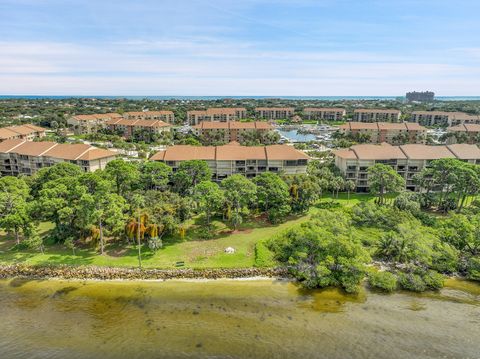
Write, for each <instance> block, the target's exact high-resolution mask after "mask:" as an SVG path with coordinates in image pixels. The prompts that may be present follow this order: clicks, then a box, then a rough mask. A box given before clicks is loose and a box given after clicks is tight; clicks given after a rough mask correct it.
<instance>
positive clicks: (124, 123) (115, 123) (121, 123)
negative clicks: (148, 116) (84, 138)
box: [106, 118, 172, 140]
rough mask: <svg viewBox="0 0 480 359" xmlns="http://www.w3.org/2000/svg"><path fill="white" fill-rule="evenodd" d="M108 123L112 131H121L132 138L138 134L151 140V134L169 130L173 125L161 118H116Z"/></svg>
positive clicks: (128, 137)
mask: <svg viewBox="0 0 480 359" xmlns="http://www.w3.org/2000/svg"><path fill="white" fill-rule="evenodd" d="M106 125H107V126H108V129H109V130H110V131H114V132H119V133H121V134H122V136H123V137H125V138H127V139H130V138H132V137H133V135H134V134H136V135H137V136H138V137H139V138H143V139H145V140H149V138H146V137H149V136H151V135H155V134H156V135H159V134H161V133H162V132H169V131H170V130H171V128H172V126H171V125H169V124H168V123H165V122H163V121H160V120H127V119H124V118H114V119H111V120H110V121H107V123H106Z"/></svg>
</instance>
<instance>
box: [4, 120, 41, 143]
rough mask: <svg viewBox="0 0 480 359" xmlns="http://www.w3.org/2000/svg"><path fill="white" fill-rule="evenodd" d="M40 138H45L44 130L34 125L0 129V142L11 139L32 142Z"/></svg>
mask: <svg viewBox="0 0 480 359" xmlns="http://www.w3.org/2000/svg"><path fill="white" fill-rule="evenodd" d="M42 137H45V129H44V128H42V127H39V126H35V125H30V124H28V125H19V126H9V127H2V128H0V142H2V141H5V140H13V139H22V140H27V141H33V140H34V139H36V138H42Z"/></svg>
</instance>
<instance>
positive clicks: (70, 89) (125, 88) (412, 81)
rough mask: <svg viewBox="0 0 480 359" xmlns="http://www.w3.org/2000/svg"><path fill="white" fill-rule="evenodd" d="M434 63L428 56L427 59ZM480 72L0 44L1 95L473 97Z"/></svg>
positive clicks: (244, 49)
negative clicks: (413, 93)
mask: <svg viewBox="0 0 480 359" xmlns="http://www.w3.org/2000/svg"><path fill="white" fill-rule="evenodd" d="M434 57H435V56H432V58H434ZM479 79H480V69H479V68H478V67H477V66H474V65H470V66H469V65H465V64H462V63H461V62H456V61H449V62H445V61H444V62H442V61H431V60H430V59H428V58H427V59H425V58H422V57H421V56H416V57H406V56H393V55H383V54H382V55H378V54H375V53H369V52H364V51H362V52H354V51H313V50H310V51H283V50H279V51H274V50H271V49H267V48H265V47H264V46H263V44H261V43H247V42H246V43H230V42H225V41H219V40H217V39H215V38H208V37H198V38H181V39H169V40H157V41H153V42H148V41H138V40H130V41H125V42H121V43H120V42H117V43H109V44H96V45H78V44H70V43H56V42H45V43H36V42H35V43H33V42H0V93H1V94H58V95H62V94H69V95H75V94H104V95H137V94H138V95H171V94H175V95H357V94H360V95H397V94H402V93H404V92H405V90H408V89H412V88H430V89H433V90H435V91H437V92H439V93H443V94H446V95H453V94H458V95H469V94H470V95H476V94H478V82H479Z"/></svg>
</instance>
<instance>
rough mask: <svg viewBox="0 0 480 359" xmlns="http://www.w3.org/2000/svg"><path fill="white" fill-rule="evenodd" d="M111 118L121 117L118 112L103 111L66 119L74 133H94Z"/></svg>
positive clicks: (102, 127) (103, 126)
mask: <svg viewBox="0 0 480 359" xmlns="http://www.w3.org/2000/svg"><path fill="white" fill-rule="evenodd" d="M113 118H122V116H121V115H119V114H118V113H103V114H93V115H76V116H73V117H70V118H69V119H68V120H67V124H68V125H70V126H71V127H72V128H73V132H74V133H75V134H76V135H84V134H89V133H95V132H97V131H98V130H101V129H104V128H105V127H106V123H107V122H108V121H110V120H111V119H113Z"/></svg>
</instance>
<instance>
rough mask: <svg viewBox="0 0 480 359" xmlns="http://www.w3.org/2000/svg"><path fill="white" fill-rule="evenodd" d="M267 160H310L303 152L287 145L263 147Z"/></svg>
mask: <svg viewBox="0 0 480 359" xmlns="http://www.w3.org/2000/svg"><path fill="white" fill-rule="evenodd" d="M265 149H266V151H267V159H269V160H302V159H305V160H307V159H310V157H309V156H307V155H306V154H305V153H304V152H302V151H299V150H297V149H296V148H294V147H293V146H288V145H270V146H265Z"/></svg>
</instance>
